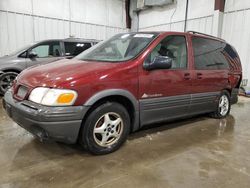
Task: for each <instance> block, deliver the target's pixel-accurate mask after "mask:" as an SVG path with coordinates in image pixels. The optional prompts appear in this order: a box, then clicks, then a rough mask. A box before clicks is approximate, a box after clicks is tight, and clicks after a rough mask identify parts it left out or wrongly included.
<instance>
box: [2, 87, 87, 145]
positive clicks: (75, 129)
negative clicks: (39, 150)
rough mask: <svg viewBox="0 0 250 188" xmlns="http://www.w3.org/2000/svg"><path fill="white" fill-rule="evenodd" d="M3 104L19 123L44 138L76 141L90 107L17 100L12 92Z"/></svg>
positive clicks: (6, 96) (6, 95) (5, 97)
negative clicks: (53, 105) (56, 105)
mask: <svg viewBox="0 0 250 188" xmlns="http://www.w3.org/2000/svg"><path fill="white" fill-rule="evenodd" d="M3 106H4V108H5V110H6V112H7V114H8V116H9V117H10V118H12V119H13V120H14V121H15V122H16V123H17V124H18V125H20V126H21V127H23V128H24V129H26V130H27V131H29V132H31V133H32V134H33V135H35V136H37V137H38V138H39V139H40V140H41V141H42V140H55V141H61V142H64V143H75V142H76V141H77V138H78V134H79V130H80V127H81V124H82V119H83V117H84V115H85V114H86V112H87V110H88V109H89V107H87V106H69V107H48V106H43V105H40V104H36V103H33V102H31V101H27V100H24V101H16V100H15V99H14V98H13V97H12V93H11V92H10V91H7V92H6V93H5V95H4V99H3Z"/></svg>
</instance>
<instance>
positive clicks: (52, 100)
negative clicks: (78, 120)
mask: <svg viewBox="0 0 250 188" xmlns="http://www.w3.org/2000/svg"><path fill="white" fill-rule="evenodd" d="M76 98H77V92H75V91H73V90H69V89H50V88H44V87H38V88H35V89H33V90H32V91H31V93H30V96H29V100H30V101H33V102H35V103H39V104H43V105H46V106H69V105H73V104H74V102H75V100H76Z"/></svg>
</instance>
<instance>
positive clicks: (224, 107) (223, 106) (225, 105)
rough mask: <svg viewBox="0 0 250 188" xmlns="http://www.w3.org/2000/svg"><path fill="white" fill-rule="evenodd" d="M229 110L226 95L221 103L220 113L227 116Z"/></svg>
mask: <svg viewBox="0 0 250 188" xmlns="http://www.w3.org/2000/svg"><path fill="white" fill-rule="evenodd" d="M228 109H229V101H228V97H227V96H226V95H222V96H221V98H220V101H219V111H220V114H221V115H222V116H225V115H226V114H227V112H228Z"/></svg>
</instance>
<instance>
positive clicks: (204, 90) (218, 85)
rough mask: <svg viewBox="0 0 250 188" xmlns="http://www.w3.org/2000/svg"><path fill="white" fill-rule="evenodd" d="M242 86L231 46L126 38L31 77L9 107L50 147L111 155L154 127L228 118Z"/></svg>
mask: <svg viewBox="0 0 250 188" xmlns="http://www.w3.org/2000/svg"><path fill="white" fill-rule="evenodd" d="M241 79H242V68H241V62H240V59H239V56H238V54H237V52H236V51H235V49H234V48H233V47H232V46H231V45H230V44H228V43H227V42H225V41H224V40H221V39H218V38H214V37H212V36H207V35H205V34H200V33H195V32H188V33H181V32H148V33H125V34H118V35H116V36H114V37H112V38H111V39H109V40H107V41H105V42H103V43H99V44H97V45H96V46H94V47H93V48H91V49H89V50H87V51H85V52H83V53H81V54H80V55H78V56H76V57H75V58H73V59H72V60H61V61H58V62H55V63H53V64H50V65H41V66H37V67H34V68H31V69H29V70H25V71H23V72H22V73H21V74H20V75H19V76H18V78H17V80H16V81H15V82H14V84H13V87H12V88H11V89H10V90H8V91H7V92H6V93H5V96H4V100H3V101H4V102H3V104H4V108H5V109H6V111H7V113H8V115H9V116H10V117H11V118H12V119H13V120H14V121H15V122H17V124H19V125H20V126H22V127H23V128H25V129H27V130H28V131H30V132H31V133H33V134H34V135H36V136H37V137H39V138H40V139H42V140H43V139H52V140H56V141H62V142H66V143H76V142H77V141H79V142H80V143H81V145H82V146H83V147H84V148H86V149H87V150H89V151H90V152H92V153H94V154H105V153H110V152H113V151H115V150H117V149H118V148H119V147H120V146H121V145H122V144H123V143H124V141H125V140H126V138H127V136H128V134H129V133H130V132H132V131H136V130H138V129H140V128H141V127H143V126H145V125H148V124H152V123H155V122H164V121H169V120H174V119H179V118H183V117H190V116H194V115H198V114H207V113H209V114H211V116H212V117H215V118H224V117H226V116H227V115H228V114H229V112H230V107H231V105H232V104H234V103H237V100H238V95H237V94H238V90H239V86H240V83H241Z"/></svg>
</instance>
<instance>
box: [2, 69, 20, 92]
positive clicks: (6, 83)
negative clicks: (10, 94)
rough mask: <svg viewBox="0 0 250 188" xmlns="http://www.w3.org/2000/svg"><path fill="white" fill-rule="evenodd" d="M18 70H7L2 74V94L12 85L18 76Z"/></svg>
mask: <svg viewBox="0 0 250 188" xmlns="http://www.w3.org/2000/svg"><path fill="white" fill-rule="evenodd" d="M17 75H18V73H16V72H6V73H3V74H2V75H1V76H0V94H1V95H4V93H5V92H6V91H7V90H8V89H9V88H10V87H11V86H12V83H13V81H14V80H15V78H16V77H17Z"/></svg>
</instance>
